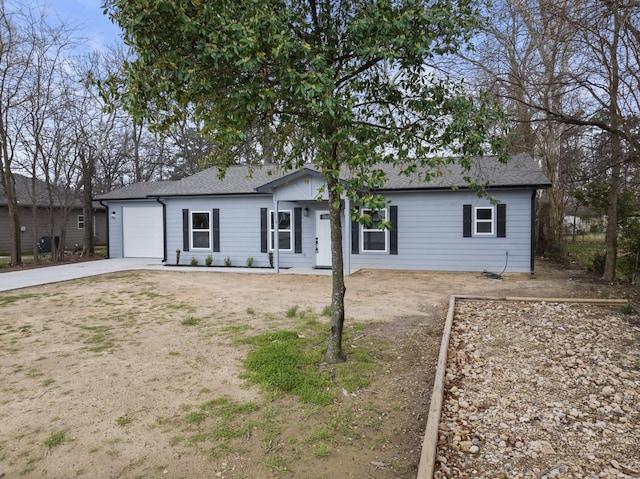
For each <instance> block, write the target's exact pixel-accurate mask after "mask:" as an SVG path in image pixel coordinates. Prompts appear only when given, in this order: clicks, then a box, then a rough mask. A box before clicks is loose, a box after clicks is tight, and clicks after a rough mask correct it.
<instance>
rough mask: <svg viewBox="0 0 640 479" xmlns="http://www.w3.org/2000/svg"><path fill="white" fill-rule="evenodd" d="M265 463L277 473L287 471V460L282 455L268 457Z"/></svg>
mask: <svg viewBox="0 0 640 479" xmlns="http://www.w3.org/2000/svg"><path fill="white" fill-rule="evenodd" d="M265 465H266V466H267V467H269V468H271V469H273V471H274V472H276V473H278V474H283V473H287V472H288V470H289V466H288V463H287V460H286V459H285V458H283V457H278V456H276V457H270V458H268V459H267V460H266V461H265Z"/></svg>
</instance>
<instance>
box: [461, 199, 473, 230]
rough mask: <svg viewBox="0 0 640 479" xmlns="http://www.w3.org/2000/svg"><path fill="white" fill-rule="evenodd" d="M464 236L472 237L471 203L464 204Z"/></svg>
mask: <svg viewBox="0 0 640 479" xmlns="http://www.w3.org/2000/svg"><path fill="white" fill-rule="evenodd" d="M462 236H463V237H464V238H471V205H462Z"/></svg>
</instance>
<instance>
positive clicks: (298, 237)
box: [293, 208, 302, 253]
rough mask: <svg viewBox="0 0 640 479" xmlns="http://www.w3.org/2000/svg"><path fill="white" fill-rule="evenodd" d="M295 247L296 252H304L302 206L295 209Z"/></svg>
mask: <svg viewBox="0 0 640 479" xmlns="http://www.w3.org/2000/svg"><path fill="white" fill-rule="evenodd" d="M293 228H294V230H293V248H294V252H295V253H302V208H294V209H293Z"/></svg>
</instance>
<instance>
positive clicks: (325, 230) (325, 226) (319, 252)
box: [316, 211, 331, 266]
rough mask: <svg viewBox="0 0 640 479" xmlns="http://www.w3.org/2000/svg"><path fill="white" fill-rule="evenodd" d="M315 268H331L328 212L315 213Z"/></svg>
mask: <svg viewBox="0 0 640 479" xmlns="http://www.w3.org/2000/svg"><path fill="white" fill-rule="evenodd" d="M316 266H331V227H330V226H329V212H328V211H316Z"/></svg>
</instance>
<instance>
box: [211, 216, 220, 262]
mask: <svg viewBox="0 0 640 479" xmlns="http://www.w3.org/2000/svg"><path fill="white" fill-rule="evenodd" d="M211 219H212V221H211V222H212V223H213V252H214V253H219V252H220V208H214V209H213V216H212V218H211Z"/></svg>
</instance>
